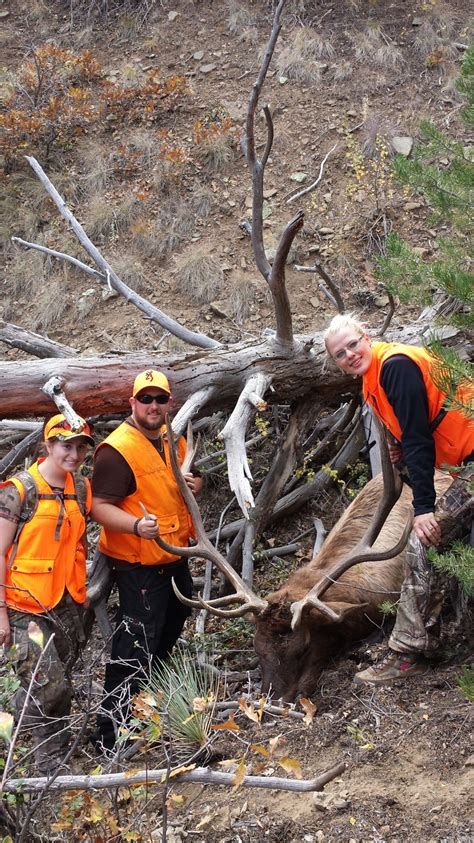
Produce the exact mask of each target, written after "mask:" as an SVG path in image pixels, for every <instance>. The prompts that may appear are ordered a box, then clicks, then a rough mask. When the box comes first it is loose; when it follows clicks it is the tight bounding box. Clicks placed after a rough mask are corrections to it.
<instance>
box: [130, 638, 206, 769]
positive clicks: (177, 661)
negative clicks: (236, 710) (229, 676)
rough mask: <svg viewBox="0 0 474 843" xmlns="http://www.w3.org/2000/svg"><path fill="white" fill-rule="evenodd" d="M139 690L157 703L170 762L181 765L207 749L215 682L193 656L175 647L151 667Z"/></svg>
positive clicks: (181, 648)
mask: <svg viewBox="0 0 474 843" xmlns="http://www.w3.org/2000/svg"><path fill="white" fill-rule="evenodd" d="M143 690H144V691H145V693H146V692H149V693H150V694H152V695H154V696H155V697H156V698H157V699H159V701H160V702H159V706H158V709H159V714H160V717H161V724H162V736H163V738H164V739H165V740H166V741H167V742H168V744H169V747H168V750H169V752H170V753H171V755H172V756H173V760H177V761H180V762H182V761H184V760H185V759H187V758H189V757H190V756H192V755H195V754H196V752H197V751H198V750H199V749H203V750H204V748H205V747H207V745H208V744H209V741H210V739H211V736H212V732H211V724H212V721H213V718H214V705H215V702H216V699H217V695H218V691H219V681H218V679H216V677H215V676H214V675H213V674H212V673H211V672H210V671H209V670H206V669H205V668H203V667H201V666H200V665H199V664H198V662H197V660H196V656H195V655H194V654H191V653H189V652H187V651H186V650H185V649H184V648H183V647H179V646H177V647H176V648H175V649H174V651H173V653H172V655H171V656H170V657H169V658H168V659H167V661H166V662H161V664H160V665H158V666H157V667H156V668H155V670H154V671H153V673H152V676H151V678H150V679H149V680H148V681H147V682H146V683H144V685H143Z"/></svg>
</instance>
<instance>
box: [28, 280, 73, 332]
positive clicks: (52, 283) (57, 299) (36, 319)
mask: <svg viewBox="0 0 474 843" xmlns="http://www.w3.org/2000/svg"><path fill="white" fill-rule="evenodd" d="M68 306H69V301H68V297H67V296H65V295H64V278H63V277H58V276H56V277H54V276H50V277H49V278H48V283H47V284H45V286H44V290H43V292H42V294H41V295H40V296H39V297H38V298H37V299H36V306H35V311H34V313H33V314H32V325H33V330H34V331H41V332H42V333H47V332H48V331H51V330H55V329H58V328H61V327H62V324H61V317H62V316H63V315H64V313H65V312H66V310H67V309H68Z"/></svg>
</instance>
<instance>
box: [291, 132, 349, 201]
mask: <svg viewBox="0 0 474 843" xmlns="http://www.w3.org/2000/svg"><path fill="white" fill-rule="evenodd" d="M336 147H337V143H335V144H334V146H332V147H331V149H330V150H329V152H327V153H326V155H325V156H324V158H323V160H322V161H321V166H320V168H319V175H318V177H317V179H316V181H314V182H313V183H312V184H310V185H308V187H305V188H303V190H299V191H298V193H295V194H294V195H293V196H290V198H289V199H287V202H286V204H287V205H289V204H290V202H294V201H295V200H296V199H301V197H302V196H306V194H307V193H311V191H313V190H315V189H316V188H317V186H318V184H319V182H320V181H321V179H322V177H323V172H324V165H325V163H326V161H327V160H328V158H329V156H330V155H331V153H332V152H334V150H335V149H336Z"/></svg>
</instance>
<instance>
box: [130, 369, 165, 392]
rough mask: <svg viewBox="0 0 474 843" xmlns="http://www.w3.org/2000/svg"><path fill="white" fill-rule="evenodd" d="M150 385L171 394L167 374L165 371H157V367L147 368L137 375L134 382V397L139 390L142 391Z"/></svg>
mask: <svg viewBox="0 0 474 843" xmlns="http://www.w3.org/2000/svg"><path fill="white" fill-rule="evenodd" d="M150 387H156V389H162V390H163V392H167V393H168V395H171V389H170V385H169V383H168V378H167V377H166V375H164V374H163V372H157V371H155V369H147V370H146V371H145V372H140V374H139V375H137V376H136V378H135V380H134V382H133V392H132V398H135V396H136V395H138V393H139V392H142V391H143V390H144V389H149V388H150Z"/></svg>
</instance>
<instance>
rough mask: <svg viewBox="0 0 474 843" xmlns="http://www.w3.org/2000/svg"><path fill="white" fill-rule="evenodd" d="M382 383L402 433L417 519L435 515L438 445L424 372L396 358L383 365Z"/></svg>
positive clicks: (410, 363) (405, 359)
mask: <svg viewBox="0 0 474 843" xmlns="http://www.w3.org/2000/svg"><path fill="white" fill-rule="evenodd" d="M380 383H381V385H382V387H383V389H384V391H385V393H386V395H387V398H388V400H389V402H390V404H391V405H392V407H393V411H394V413H395V415H396V417H397V419H398V421H399V424H400V427H401V430H402V441H401V446H402V451H403V459H404V462H405V464H406V467H407V469H408V472H409V475H410V480H411V483H412V487H413V506H414V510H415V515H423V513H425V512H434V508H435V501H436V492H435V488H434V467H435V443H434V439H433V434H432V433H431V430H430V422H429V416H428V395H427V393H426V387H425V383H424V380H423V375H422V374H421V370H420V368H419V367H418V366H417V364H416V363H415V362H414V361H413V360H411V359H410V358H409V357H406V356H405V355H404V354H396V355H394V357H390V358H389V359H388V360H387V361H386V362H385V363H384V364H383V366H382V372H381V377H380Z"/></svg>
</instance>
